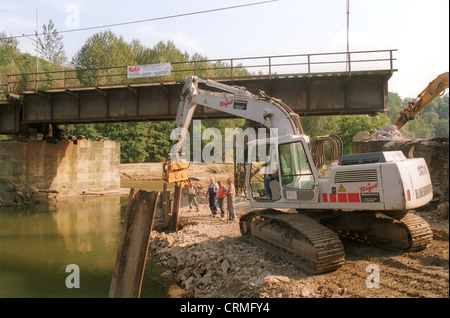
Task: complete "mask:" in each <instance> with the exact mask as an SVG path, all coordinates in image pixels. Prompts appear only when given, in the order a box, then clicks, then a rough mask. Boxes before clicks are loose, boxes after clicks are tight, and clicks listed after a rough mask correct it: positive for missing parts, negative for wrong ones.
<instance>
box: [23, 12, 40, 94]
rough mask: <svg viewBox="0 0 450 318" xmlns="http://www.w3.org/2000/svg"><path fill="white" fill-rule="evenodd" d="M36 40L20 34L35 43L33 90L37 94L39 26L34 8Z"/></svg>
mask: <svg viewBox="0 0 450 318" xmlns="http://www.w3.org/2000/svg"><path fill="white" fill-rule="evenodd" d="M35 34H36V40H35V39H33V38H30V37H29V36H28V35H26V34H25V33H22V35H23V36H24V37H26V38H28V39H30V40H31V41H34V42H35V43H36V73H35V75H34V90H35V91H36V92H37V89H38V85H37V83H38V75H39V36H38V34H39V24H38V8H36V33H35Z"/></svg>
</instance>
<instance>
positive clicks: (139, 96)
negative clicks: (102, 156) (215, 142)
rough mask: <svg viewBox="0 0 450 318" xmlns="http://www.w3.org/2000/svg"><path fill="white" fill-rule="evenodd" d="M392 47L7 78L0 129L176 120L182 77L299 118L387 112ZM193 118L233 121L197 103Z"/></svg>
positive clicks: (0, 107) (5, 131) (0, 108)
mask: <svg viewBox="0 0 450 318" xmlns="http://www.w3.org/2000/svg"><path fill="white" fill-rule="evenodd" d="M395 51H396V50H378V51H356V52H336V53H321V54H298V55H279V56H262V57H246V58H229V59H219V60H201V61H188V62H172V63H170V64H171V74H170V75H166V76H159V77H149V78H129V77H128V76H127V69H128V67H129V66H118V67H109V68H97V69H65V70H61V71H52V72H42V73H41V72H39V73H30V74H13V75H8V76H7V78H6V79H5V80H4V82H5V84H3V85H0V91H2V92H3V93H2V95H0V97H1V101H0V134H15V133H18V132H20V131H21V129H23V127H41V126H45V125H50V124H51V125H60V124H80V123H106V122H138V121H162V120H174V118H175V115H176V112H177V107H178V103H179V93H180V91H181V88H182V85H183V84H182V81H183V79H184V78H185V76H188V75H197V76H199V77H201V78H205V79H214V80H216V81H219V82H222V83H225V84H228V85H237V86H244V87H246V88H247V89H248V90H249V91H252V92H257V91H258V90H262V91H265V92H266V93H267V94H268V95H271V96H273V97H276V98H278V99H281V100H283V102H285V103H286V104H287V105H289V106H290V107H291V108H292V109H293V110H294V111H295V112H296V113H298V114H299V115H300V116H317V115H319V116H321V115H351V114H376V113H380V112H385V111H386V110H387V109H388V102H387V100H388V98H387V97H388V80H389V79H390V77H391V76H392V74H393V72H395V71H396V69H395V68H394V61H395V58H394V56H393V54H394V52H395ZM194 118H196V119H220V118H232V117H230V115H229V114H226V113H222V112H218V111H213V110H210V109H206V108H204V107H198V108H197V110H196V113H195V115H194Z"/></svg>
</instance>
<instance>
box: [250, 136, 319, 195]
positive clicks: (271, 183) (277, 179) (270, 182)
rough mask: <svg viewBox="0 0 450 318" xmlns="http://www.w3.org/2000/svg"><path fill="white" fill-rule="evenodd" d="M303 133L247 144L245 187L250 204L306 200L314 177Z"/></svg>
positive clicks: (314, 184)
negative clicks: (301, 134)
mask: <svg viewBox="0 0 450 318" xmlns="http://www.w3.org/2000/svg"><path fill="white" fill-rule="evenodd" d="M307 140H308V139H307V137H306V136H280V137H274V138H268V139H260V140H256V141H252V142H250V143H249V145H248V151H249V155H248V158H249V160H248V167H247V187H248V193H250V194H251V198H250V200H251V201H252V203H256V204H258V203H264V204H265V203H268V202H280V201H281V202H305V201H306V202H308V201H309V202H310V201H313V200H316V199H317V196H318V176H317V172H316V170H315V168H314V165H313V164H312V159H311V156H310V153H309V151H308V143H307Z"/></svg>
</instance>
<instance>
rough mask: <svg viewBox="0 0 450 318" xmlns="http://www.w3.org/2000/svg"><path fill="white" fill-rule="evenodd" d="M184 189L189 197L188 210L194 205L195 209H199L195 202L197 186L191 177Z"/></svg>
mask: <svg viewBox="0 0 450 318" xmlns="http://www.w3.org/2000/svg"><path fill="white" fill-rule="evenodd" d="M185 190H187V195H188V199H189V211H191V210H192V206H193V205H194V206H195V207H196V208H197V211H198V210H199V206H198V203H197V198H196V197H197V192H198V188H197V186H196V185H194V184H193V183H192V179H189V184H188V185H186V187H185Z"/></svg>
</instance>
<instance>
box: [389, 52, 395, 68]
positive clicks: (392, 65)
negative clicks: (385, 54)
mask: <svg viewBox="0 0 450 318" xmlns="http://www.w3.org/2000/svg"><path fill="white" fill-rule="evenodd" d="M389 56H390V60H391V61H390V63H391V73H392V72H393V70H394V59H393V58H392V50H389Z"/></svg>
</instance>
